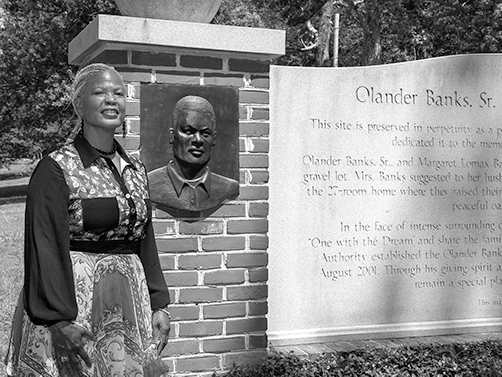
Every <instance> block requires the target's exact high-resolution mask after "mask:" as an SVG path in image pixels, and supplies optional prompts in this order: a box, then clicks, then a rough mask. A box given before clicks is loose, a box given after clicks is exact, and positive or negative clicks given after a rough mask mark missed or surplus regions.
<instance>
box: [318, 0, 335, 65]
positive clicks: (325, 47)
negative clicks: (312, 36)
mask: <svg viewBox="0 0 502 377" xmlns="http://www.w3.org/2000/svg"><path fill="white" fill-rule="evenodd" d="M332 19H333V2H332V0H328V1H326V3H325V4H324V5H323V7H322V14H321V20H320V26H319V36H318V46H317V54H316V66H318V67H323V66H328V65H329V47H330V43H329V41H330V36H331V29H332V28H331V24H332Z"/></svg>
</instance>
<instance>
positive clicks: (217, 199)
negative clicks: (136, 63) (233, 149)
mask: <svg viewBox="0 0 502 377" xmlns="http://www.w3.org/2000/svg"><path fill="white" fill-rule="evenodd" d="M142 97H143V93H142ZM237 106H238V105H237ZM237 112H238V108H237ZM217 118H218V116H217V113H216V111H215V107H214V106H213V105H212V104H211V102H210V101H209V100H208V99H207V98H205V97H204V96H201V95H194V94H188V95H185V96H182V97H181V98H180V99H179V100H177V101H176V103H175V104H174V108H173V109H172V115H171V117H170V120H171V123H170V127H169V128H168V132H167V140H166V141H167V143H168V146H169V147H168V148H167V149H168V150H169V152H170V153H169V155H171V158H169V159H168V161H167V163H166V164H164V165H162V166H159V167H156V168H155V169H153V170H151V171H149V173H148V179H149V186H150V195H151V200H152V203H153V204H154V205H156V207H158V208H160V209H162V210H164V211H166V212H168V213H170V214H172V215H173V216H176V217H188V218H193V217H205V216H208V215H209V214H211V213H212V212H214V211H215V210H216V209H217V208H219V207H220V206H221V205H222V204H223V203H224V202H226V201H228V200H232V199H235V198H236V197H237V196H238V195H239V182H238V180H237V179H234V178H232V177H228V176H225V175H223V174H219V173H217V172H215V171H213V169H212V167H211V166H210V162H211V160H212V155H213V151H214V150H215V147H216V146H217V145H218V140H219V139H218V136H219V132H218V131H219V130H218V124H217ZM237 119H238V118H237ZM237 126H238V120H237ZM163 130H164V132H165V127H164V129H163ZM234 133H235V132H234ZM237 141H238V140H237ZM227 143H228V140H227ZM142 145H143V143H142ZM221 152H222V151H220V153H221ZM223 152H224V151H223ZM166 153H167V151H166ZM227 157H228V158H231V157H232V156H230V155H228V156H227ZM235 157H237V158H238V154H237V156H234V158H235ZM220 160H221V157H220ZM234 165H235V164H234ZM147 168H148V167H147ZM237 174H238V171H237Z"/></svg>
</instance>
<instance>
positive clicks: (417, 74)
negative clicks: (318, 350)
mask: <svg viewBox="0 0 502 377" xmlns="http://www.w3.org/2000/svg"><path fill="white" fill-rule="evenodd" d="M501 78H502V55H501V54H486V55H458V56H451V57H443V58H436V59H429V60H421V61H415V62H407V63H399V64H389V65H382V66H372V67H355V68H315V69H312V68H302V67H279V66H272V67H271V115H272V116H271V136H270V219H271V221H270V232H269V236H270V247H269V255H270V263H269V271H270V277H269V317H268V318H269V332H268V337H269V341H270V342H271V344H277V345H280V344H295V342H296V343H301V342H303V343H316V342H317V343H319V342H326V341H327V340H329V339H335V340H336V339H340V338H342V339H347V338H353V339H354V338H355V339H365V338H367V339H374V338H388V337H410V336H424V335H448V334H458V333H466V332H471V333H472V332H483V331H500V329H501V328H502V316H501V312H502V311H501V309H502V300H501V299H500V297H501V294H502V247H501V246H500V245H501V244H502V157H500V156H501V154H500V153H501V150H502V126H501V125H500V119H502V90H501V87H500V85H499V83H500V79H501ZM285 308H287V310H284V309H285Z"/></svg>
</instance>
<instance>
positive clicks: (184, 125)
mask: <svg viewBox="0 0 502 377" xmlns="http://www.w3.org/2000/svg"><path fill="white" fill-rule="evenodd" d="M171 139H172V143H173V154H174V156H175V157H176V158H177V159H178V160H179V161H180V162H182V163H186V164H189V165H194V166H200V168H202V167H204V166H205V165H206V164H207V163H208V162H209V159H210V158H211V150H212V148H213V146H214V145H215V143H216V131H215V130H214V125H213V124H212V121H211V117H210V116H209V115H208V114H207V113H205V112H201V111H197V110H196V109H194V110H184V111H183V112H182V114H180V116H179V117H178V122H177V124H175V125H174V129H173V130H172V134H171Z"/></svg>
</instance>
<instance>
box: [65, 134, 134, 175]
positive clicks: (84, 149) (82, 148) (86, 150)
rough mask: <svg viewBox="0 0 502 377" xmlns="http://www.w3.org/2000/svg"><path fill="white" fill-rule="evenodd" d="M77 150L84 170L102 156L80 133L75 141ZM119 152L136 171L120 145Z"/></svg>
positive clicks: (118, 146)
mask: <svg viewBox="0 0 502 377" xmlns="http://www.w3.org/2000/svg"><path fill="white" fill-rule="evenodd" d="M73 144H74V145H75V148H76V149H77V152H78V154H79V155H80V159H81V160H82V164H83V165H84V168H88V167H89V165H90V164H92V163H93V162H94V161H95V160H96V159H97V158H98V157H101V155H100V154H99V153H98V151H96V150H95V149H94V148H93V147H92V145H91V144H89V142H88V141H87V140H86V139H85V138H84V136H83V135H82V132H79V133H78V135H77V136H76V137H75V140H74V141H73ZM117 152H118V153H119V155H120V156H121V157H122V158H123V159H124V160H125V161H126V162H127V163H128V164H129V165H131V166H132V168H133V169H136V166H134V164H133V163H132V161H131V159H130V158H129V156H128V155H127V154H126V153H125V151H124V148H122V146H121V145H120V144H118V145H117Z"/></svg>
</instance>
